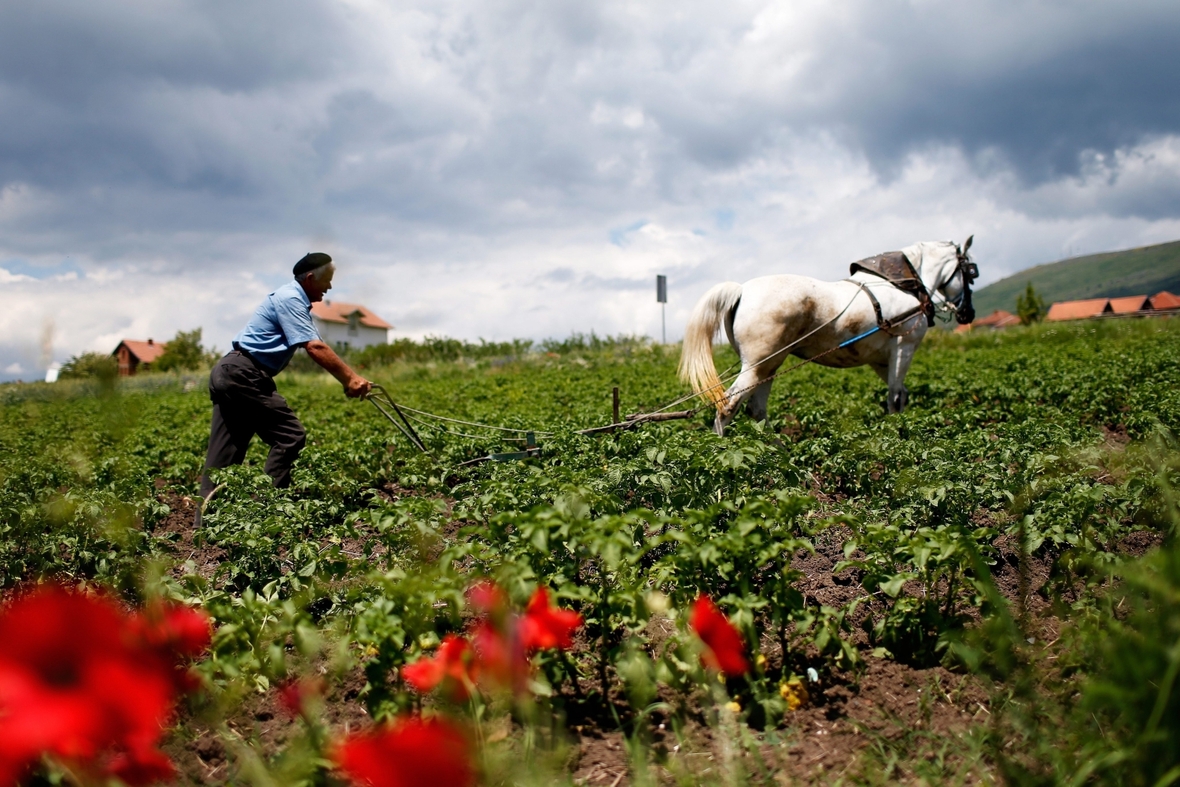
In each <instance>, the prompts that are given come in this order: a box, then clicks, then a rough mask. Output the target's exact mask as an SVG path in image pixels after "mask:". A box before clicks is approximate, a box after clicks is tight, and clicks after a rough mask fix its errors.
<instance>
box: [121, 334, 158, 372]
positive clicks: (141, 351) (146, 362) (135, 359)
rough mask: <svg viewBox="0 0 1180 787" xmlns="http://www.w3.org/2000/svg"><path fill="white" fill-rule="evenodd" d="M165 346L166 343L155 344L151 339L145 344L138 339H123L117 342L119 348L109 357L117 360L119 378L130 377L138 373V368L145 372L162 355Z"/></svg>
mask: <svg viewBox="0 0 1180 787" xmlns="http://www.w3.org/2000/svg"><path fill="white" fill-rule="evenodd" d="M167 346H168V343H167V342H164V343H163V344H157V343H156V342H155V341H154V340H152V339H148V340H147V341H146V342H141V341H139V340H138V339H124V340H123V341H121V342H119V346H118V347H116V348H115V350H114V352H112V353H111V355H113V356H115V357H116V358H117V359H118V360H119V376H120V377H132V376H134V375H135V373H136V372H137V371H139V367H140V366H142V367H143V368H144V371H147V370H148V369H149V368H150V367H151V365H152V363H153V362H154V361H155V360H156V359H157V358H159V357H160V356H161V355H163V354H164V348H165V347H167Z"/></svg>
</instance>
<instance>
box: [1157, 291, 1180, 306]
mask: <svg viewBox="0 0 1180 787" xmlns="http://www.w3.org/2000/svg"><path fill="white" fill-rule="evenodd" d="M1149 300H1150V301H1151V308H1153V309H1155V310H1156V311H1171V310H1174V309H1180V295H1173V294H1172V293H1170V292H1167V291H1164V292H1157V293H1156V294H1155V295H1152V296H1151V298H1149Z"/></svg>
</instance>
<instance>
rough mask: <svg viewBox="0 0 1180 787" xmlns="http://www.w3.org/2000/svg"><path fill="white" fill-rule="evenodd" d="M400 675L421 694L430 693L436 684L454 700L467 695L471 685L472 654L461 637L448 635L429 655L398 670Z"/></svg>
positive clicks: (473, 655) (473, 661)
mask: <svg viewBox="0 0 1180 787" xmlns="http://www.w3.org/2000/svg"><path fill="white" fill-rule="evenodd" d="M402 676H403V677H404V678H405V679H406V682H407V683H409V684H410V685H411V686H413V687H414V689H415V690H416V691H418V692H420V693H422V694H426V693H428V692H431V691H434V689H435V687H436V686H438V685H439V684H440V683H444V682H445V683H446V685H447V688H448V690H449V691H450V692H451V693H452V695H453V696H454V697H455V698H456V699H458V700H465V699H467V696H468V686H470V685H471V684H473V683H474V682H475V678H476V665H475V653H474V652H473V651H472V648H471V643H470V642H468V641H467V640H466V639H464V638H463V637H457V636H455V635H454V634H448V635H447V636H446V638H445V639H443V641H442V644H441V645H439V647H438V651H437V652H436V653H435V654H434V655H433V656H423V657H422V658H420V659H418V660H417V661H415V662H414V663H413V664H407V665H406V666H405V667H403V668H402Z"/></svg>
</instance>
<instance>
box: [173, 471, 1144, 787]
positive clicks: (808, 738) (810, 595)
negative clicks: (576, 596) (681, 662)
mask: <svg viewBox="0 0 1180 787" xmlns="http://www.w3.org/2000/svg"><path fill="white" fill-rule="evenodd" d="M380 494H382V496H385V497H387V498H395V497H397V496H400V495H401V494H407V492H405V491H403V490H400V489H397V488H395V487H386V488H383V489H382V490H380ZM166 502H167V503H168V504H169V505H170V506H171V508H172V513H171V514H169V516H168V517H166V518H165V519H164V520H163V521H162V522H160V523H159V524H158V525H157V526H156V528H155V534H156V535H157V536H158V537H164V538H167V539H168V540H170V541H171V542H172V543H173V544H174V550H175V555H176V559H177V565H176V567H175V568H174V569H173V574H174V575H175V576H180V575H182V574H184V573H186V572H187V571H195V572H196V573H198V574H200V575H201V576H204V577H212V576H214V574H215V573H216V571H217V569H218V566H219V565H220V563H221V561H222V559H224V557H225V552H224V550H221V549H220V548H219V547H217V546H216V545H213V544H205V543H199V542H198V540H197V539H194V531H193V515H194V513H195V509H194V503H193V501H192V500H191V499H189V498H180V497H169V498H167V499H166ZM452 524H453V527H451V526H448V529H447V532H445V533H444V538H447V539H450V538H453V537H454V535H455V532H457V530H458V528H459V526H460V523H457V522H456V523H452ZM850 535H851V533H850V532H849V531H847V530H846V529H843V528H841V527H835V528H831V529H829V530H827V531H824V532H823V533H821V534H820V536H819V537H818V538H816V539H815V546H816V551H815V552H814V553H812V552H801V553H800V554H798V555H796V557H795V559H794V560H793V562H792V567H793V568H795V569H797V570H799V571H800V572H802V574H803V578H802V579H801V580H800V582H799V584H798V587H799V589H800V591H801V592H803V593H804V594H805V596H806V597H807V600H808V602H809V603H818V604H822V605H826V606H833V607H837V606H840V605H843V604H846V603H848V602H849V601H851V600H853V599H854V598H856V597H858V596H863V595H864V593H865V591H864V589H863V588H862V587H861V585H860V577H859V575H858V573H857V572H856V570H855V569H852V568H846V569H843V570H841V571H840V572H839V573H834V572H833V568H834V567H835V565H836V564H837V563H838V562H839V561H840V560H843V559H844V557H845V556H844V552H843V544H844V541H845V540H846V539H847V538H848V537H849V536H850ZM1159 543H1160V536H1159V534H1157V533H1151V532H1137V533H1133V534H1131V535H1129V536H1127V537H1126V538H1124V539H1123V541H1122V542H1120V544H1119V545H1118V546H1119V549H1120V551H1122V552H1124V553H1125V554H1128V555H1142V554H1144V553H1146V552H1147V551H1149V550H1150V549H1151V548H1153V547H1155V546H1157V545H1158V544H1159ZM350 546H351V545H350ZM359 546H360V545H359V544H358V545H357V547H358V548H359ZM994 546H995V547H996V550H997V552H998V555H999V559H998V560H997V562H996V564H995V565H994V566H993V567H992V568H993V574H994V579H995V582H996V585H997V587H998V589H999V590H1000V592H1001V593H1002V594H1003V595H1004V596H1005V597H1006V598H1008V599H1009V601H1011V602H1013V604H1014V605H1015V606H1016V608H1018V609H1020V610H1022V611H1023V613H1024V614H1025V615H1026V616H1027V617H1028V619H1029V620H1030V621H1032V622H1033V625H1032V626H1030V630H1032V631H1035V632H1036V635H1037V636H1038V637H1040V638H1042V641H1044V640H1047V639H1050V638H1055V637H1056V632H1057V630H1058V628H1059V621H1057V619H1056V618H1054V617H1053V616H1052V608H1051V607H1052V605H1051V603H1050V601H1049V600H1048V598H1047V594H1046V593H1045V592H1044V591H1045V588H1046V586H1047V583H1048V582H1049V580H1050V573H1051V570H1052V559H1051V558H1049V557H1034V558H1030V557H1027V556H1026V557H1023V558H1022V557H1021V556H1020V555H1019V553H1018V551H1017V550H1016V549H1015V548H1014V544H1013V543H1012V540H1011V539H1009V538H1007V537H1001V538H1000V539H997V541H996V542H995V544H994ZM856 556H857V555H856V553H853V555H852V556H851V557H856ZM190 564H191V565H190ZM186 565H188V568H186ZM911 590H912V589H907V590H906V592H910V591H911ZM873 606H874V605H873V603H872V602H871V601H870V602H869V603H867V604H864V605H862V609H863V610H865V611H864V612H863V613H862V614H868V611H869V609H871V608H872V607H873ZM652 634H653V637H654V639H659V632H654V631H653V632H652ZM851 637H852V641H853V642H854V644H856V645H857V646H858V647H861V648H863V649H864V650H863V651H862V655H863V660H864V668H863V669H862V670H861V671H860V672H859V673H858V674H853V673H846V672H835V673H828V674H824V675H822V677H821V679H820V681H819V682H818V683H812V684H809V685H808V686H807V689H808V694H809V701H808V702H807V704H806V705H805V706H803V707H801V708H799V709H797V710H795V711H792V712H790V713H789V714H788V715H787V717H786V718H785V719H784V721H783V724H782V726H781V727H780V728H779V729H777V730H773V731H770V732H765V733H755V732H753V731H750V732H749V733H748V734H752V735H754V736H755V737H754V740H755V741H760V743H757V744H756V745H754V746H753V747H751V746H750V745H749V744H748V743H747V745H746V747H745V748H744V749H743V750H740V751H738V752H737V753H736V754H735V753H734V752H733V751H732V748H733V744H732V742H726V741H721V740H719V739H718V738H719V736H718V734H717V732H716V729H717V724H716V720H715V717H714V720H713V722H712V723H706V722H707V721H708V719H710V717H711V716H712V714H715V713H717V712H720V713H727V712H728V711H725V710H724V709H722V710H720V711H714V710H710V709H708V708H706V707H702V706H701V705H700V704H699V703H698V704H696V705H694V706H692V707H691V708H690V713H689V718H688V720H687V723H685V724H684V725H683V726H682V727H681V728H680V729H679V730H678V731H676V732H673V730H672V723H671V719H666V718H664V717H661V716H659V715H656V716H653V717H652V718H651V720H650V721H651V723H650V725H649V728H648V729H647V730H646V732H645V734H646V735H647V740H648V743H649V744H650V746H651V749H650V750H651V752H652V755H653V759H654V761H653V762H652V763H650V764H649V767H650V769H651V775H652V776H654V777H656V781H657V782H661V783H664V782H666V783H675V782H676V781H681V782H682V780H683V777H684V775H685V774H706V773H717V772H718V769H719V768H722V767H725V766H724V765H723V761H725V760H726V759H727V758H729V760H730V761H733V758H734V757H736V758H737V759H738V760H739V761H740V764H741V767H742V768H743V769H744V770H746V771H747V772H749V773H752V774H757V773H760V772H768V773H771V774H775V773H777V774H779V777H778V778H779V779H780V781H781V780H782V779H783V778H786V779H787V781H788V782H799V783H826V782H828V781H831V780H833V779H836V778H838V777H840V776H851V775H856V774H858V773H861V772H862V771H863V770H864V769H865V768H866V767H871V762H870V760H868V759H866V753H867V752H869V751H870V750H871V749H880V748H881V746H882V745H885V746H888V745H889V744H890V742H895V741H899V740H908V739H910V738H913V736H915V735H921V736H924V737H925V739H926V740H928V741H936V740H937V741H941V742H942V745H943V748H944V750H945V749H948V748H949V749H950V750H951V753H950V755H949V756H950V757H951V758H952V759H954V757H955V756H956V754H955V746H954V745H948V743H949V744H953V742H955V741H957V740H958V739H960V738H961V736H963V735H965V734H967V732H968V731H969V730H970V729H971V728H972V726H973V725H976V724H978V723H980V722H982V721H984V720H985V719H986V718H987V716H988V715H989V709H988V697H987V691H986V689H985V687H984V686H983V685H982V684H981V683H980V682H979V681H977V680H975V679H974V678H972V677H970V676H967V675H964V674H960V673H956V672H952V671H950V670H947V669H945V668H943V667H932V668H928V669H920V668H915V667H912V666H908V665H906V664H902V663H898V662H896V661H893V660H890V659H885V658H875V657H873V656H872V655H871V654H870V653H869V649H868V643H867V639H866V636H865V633H864V631H863V630H861V629H860V628H858V627H854V628H853V631H852V633H851ZM766 644H767V647H766V648H765V651H766V652H767V654H768V656H769V657H770V658H771V660H772V661H774V660H776V659H777V658H778V655H779V654H778V653H777V652H776V650H777V644H774V643H769V642H768V643H766ZM579 645H580V649H582V650H586V651H589V650H591V649H592V647H593V643H589V642H580V643H579ZM816 663H819V662H818V661H816ZM611 683H612V689H611V693H612V700H617V702H618V703H619V704H620V706H621V704H622V703H623V698H622V695H621V690H620V684H619V683H618V681H617V679H615V678H614V676H613V675H612V680H611ZM583 684H584V685H583V690H584V691H586V692H588V691H592V690H596V689H597V686H598V682H597V676H591V677H589V678H587V679H586V680H585V681H583ZM364 686H365V680H364V676H363V673H361V672H360V670H354V671H353V672H352V673H351V674H350V675H349V677H348V678H346V679H345V680H343V681H341V682H338V684H337V685H331V684H329V686H328V693H327V696H326V697H325V698H324V702H323V706H322V712H323V714H324V719H325V720H326V721H327V722H328V724H329V725H330V727H331V728H332V729H333V730H334V731H343V730H344V729H347V728H354V729H355V728H357V727H363V726H365V725H366V724H367V723H368V716H367V714H366V712H365V710H364V704H363V701H362V699H361V694H362V691H363V689H364ZM599 716H600V718H590V719H586V718H576V719H569V722H570V723H569V729H568V730H567V732H568V735H569V736H570V739H571V741H572V742H573V751H572V752H571V756H570V759H569V766H570V775H571V777H572V779H573V781H574V783H575V784H580V785H596V786H597V785H602V786H603V787H623V785H629V784H631V783H632V782H633V780H634V774H633V773H632V767H633V764H632V759H631V757H630V756H629V754H628V751H627V746H626V738H625V736H624V733H623V732H621V731H618V730H617V729H614V728H613V724H612V723H610V722H609V721H608V719H607V716H609V714H607V713H606V711H603V713H602V714H599ZM200 718H201V714H190V715H188V716H187V718H186V719H184V723H183V724H182V725H181V727H180V728H179V729H178V731H177V732H176V733H174V734H173V736H172V738H171V740H170V741H169V742H168V744H167V746H166V750H167V751H168V753H169V754H170V755H171V756H172V757H173V759H174V760H175V762H176V763H177V766H178V768H180V770H181V772H182V779H181V783H184V784H220V783H225V782H228V781H233V780H234V779H235V771H234V769H235V767H240V764H235V761H239V760H240V758H238V757H236V756H235V755H234V752H233V749H234V747H235V746H236V745H239V744H240V743H241V742H243V741H247V742H253V745H254V747H255V749H256V750H257V751H259V752H260V753H262V754H263V756H264V757H271V756H273V755H275V754H276V753H278V752H280V751H282V750H283V749H284V748H285V747H286V746H288V744H289V742H290V741H292V740H293V738H294V737H295V736H296V735H298V734H300V731H301V729H302V726H301V725H302V722H300V721H299V720H298V719H293V718H291V717H290V716H289V715H288V714H287V713H286V712H285V711H283V710H282V709H281V708H280V707H279V706H278V704H277V703H276V701H275V693H274V692H273V691H272V692H269V693H266V694H257V695H251V696H249V697H247V698H246V699H245V700H244V702H243V703H242V704H241V705H240V706H239V707H238V708H237V710H236V711H235V713H234V714H233V716H232V717H231V718H230V719H229V721H228V722H227V723H226V724H225V725H224V726H223V727H220V728H219V729H214V728H211V727H210V726H208V725H207V724H205V723H204V722H202V721H201V720H200ZM735 729H736V727H735ZM731 737H736V736H731ZM727 746H728V747H729V748H730V750H729V751H727V749H726V747H727ZM878 775H879V774H878ZM897 776H898V777H899V778H903V779H904V777H905V774H904V773H899V774H897ZM981 776H982V774H975V775H974V778H979V777H981Z"/></svg>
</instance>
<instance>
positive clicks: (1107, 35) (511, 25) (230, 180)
mask: <svg viewBox="0 0 1180 787" xmlns="http://www.w3.org/2000/svg"><path fill="white" fill-rule="evenodd" d="M1178 45H1180V4H1177V3H1176V2H1175V0H1160V1H1159V2H1152V1H1145V2H1139V1H1137V0H1124V2H1120V3H1117V4H1116V3H1111V2H1109V0H1070V1H1068V2H1067V1H1066V0H1042V1H1041V2H1015V1H1010V0H975V1H974V2H971V3H963V2H957V1H956V0H910V1H909V2H902V1H900V0H847V1H846V2H832V1H831V0H783V1H782V2H769V3H768V2H764V1H758V2H746V1H745V0H728V2H724V3H719V2H693V1H692V0H674V1H673V0H668V1H665V0H645V2H615V1H614V0H590V1H589V2H587V0H576V1H574V0H490V2H489V0H429V2H426V0H423V1H422V2H415V1H414V0H405V2H382V1H381V0H337V1H336V2H328V1H327V0H282V1H281V2H280V1H279V0H252V1H251V2H249V3H242V2H238V0H122V1H119V0H109V1H108V2H102V3H95V2H93V0H39V2H36V3H3V4H0V113H2V118H3V120H2V121H0V293H3V295H4V308H3V309H0V328H2V330H0V379H14V378H24V379H30V378H32V377H35V376H39V375H40V374H41V373H42V372H41V370H43V369H44V367H45V365H46V364H47V363H48V362H49V361H50V360H56V361H59V362H60V361H63V360H65V359H66V358H68V357H69V356H70V355H72V354H74V353H78V352H81V351H85V350H100V351H110V350H111V349H113V348H114V346H115V344H116V343H117V342H118V340H119V339H120V338H123V337H127V338H139V339H145V338H148V337H153V338H157V339H167V338H169V337H171V336H172V335H174V334H175V333H176V331H177V330H188V329H191V328H195V327H198V326H200V327H202V328H203V329H204V332H205V338H206V341H207V343H211V344H215V345H216V346H218V347H219V348H221V349H226V348H227V346H228V344H229V341H230V339H231V338H232V337H233V335H234V334H235V333H236V331H237V330H238V328H239V327H241V325H242V324H243V322H244V321H245V320H246V319H247V318H248V316H249V313H250V312H251V311H252V310H253V308H254V306H255V305H256V303H257V302H258V300H259V299H260V298H261V296H263V295H265V294H266V293H267V292H269V291H270V290H272V289H273V288H274V287H275V286H276V285H278V284H280V283H282V282H283V281H285V280H287V279H288V278H289V275H290V268H291V265H292V264H294V262H295V261H296V260H298V259H299V257H301V256H302V255H303V254H304V252H306V251H309V250H316V249H318V250H324V251H328V252H329V253H331V254H332V255H333V256H335V257H336V258H337V260H338V262H339V271H338V274H337V286H336V289H335V290H334V291H333V293H332V295H331V296H329V297H337V298H339V299H340V300H346V301H354V302H362V303H364V304H366V305H368V306H369V307H371V308H372V309H374V310H375V311H376V312H377V313H378V314H380V315H381V316H383V317H385V318H386V319H387V320H388V321H389V322H391V323H393V324H395V325H396V326H397V330H396V332H395V335H404V336H413V337H420V336H423V335H426V334H446V335H450V336H457V337H462V338H468V339H477V338H480V337H484V338H487V339H504V338H510V337H533V338H543V337H547V336H558V337H560V336H566V335H568V334H569V333H571V332H573V331H582V332H588V331H590V330H594V331H596V332H598V333H600V334H616V333H644V334H648V335H653V336H658V335H659V326H660V322H659V320H660V313H659V309H658V306H657V305H656V303H655V297H654V296H655V291H654V290H655V287H654V281H653V280H654V277H655V275H656V274H657V273H664V274H666V275H667V276H668V278H669V295H670V303H669V305H668V327H669V339H673V338H678V337H679V335H680V331H681V330H682V327H683V325H684V322H685V319H686V317H687V313H688V311H689V309H690V308H691V306H692V304H693V302H694V301H695V300H696V298H697V297H699V296H700V294H701V293H703V292H704V291H705V290H706V289H707V288H708V287H709V286H710V285H711V284H713V283H715V282H717V281H722V280H727V279H732V280H737V281H742V280H744V279H747V278H751V277H753V276H756V275H762V274H767V273H804V274H809V275H814V276H818V277H824V278H839V277H840V276H842V275H844V274H845V273H846V271H847V264H848V262H849V261H851V260H854V259H858V258H860V257H864V256H867V255H869V254H872V253H876V252H879V251H884V250H888V249H895V248H898V247H900V246H903V245H906V244H909V243H911V242H914V241H917V240H932V239H953V240H958V241H962V240H963V239H964V238H965V237H966V236H967V235H969V234H972V233H974V234H975V237H976V243H975V247H974V248H975V256H976V258H977V260H978V262H979V263H980V268H981V271H982V275H983V280H984V282H985V283H986V282H987V281H992V280H995V279H997V278H1001V277H1003V276H1005V275H1007V274H1009V273H1012V272H1014V271H1016V270H1019V269H1021V268H1024V267H1028V266H1030V265H1035V264H1039V263H1042V262H1047V261H1050V260H1054V259H1059V258H1061V257H1063V256H1067V255H1069V254H1079V253H1087V252H1093V251H1100V250H1107V249H1114V248H1125V247H1130V246H1138V245H1144V244H1149V243H1155V242H1161V241H1166V240H1174V239H1177V238H1180V100H1178V99H1177V92H1176V87H1175V73H1176V51H1177V48H1178ZM1169 74H1171V75H1172V76H1168V75H1169Z"/></svg>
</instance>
